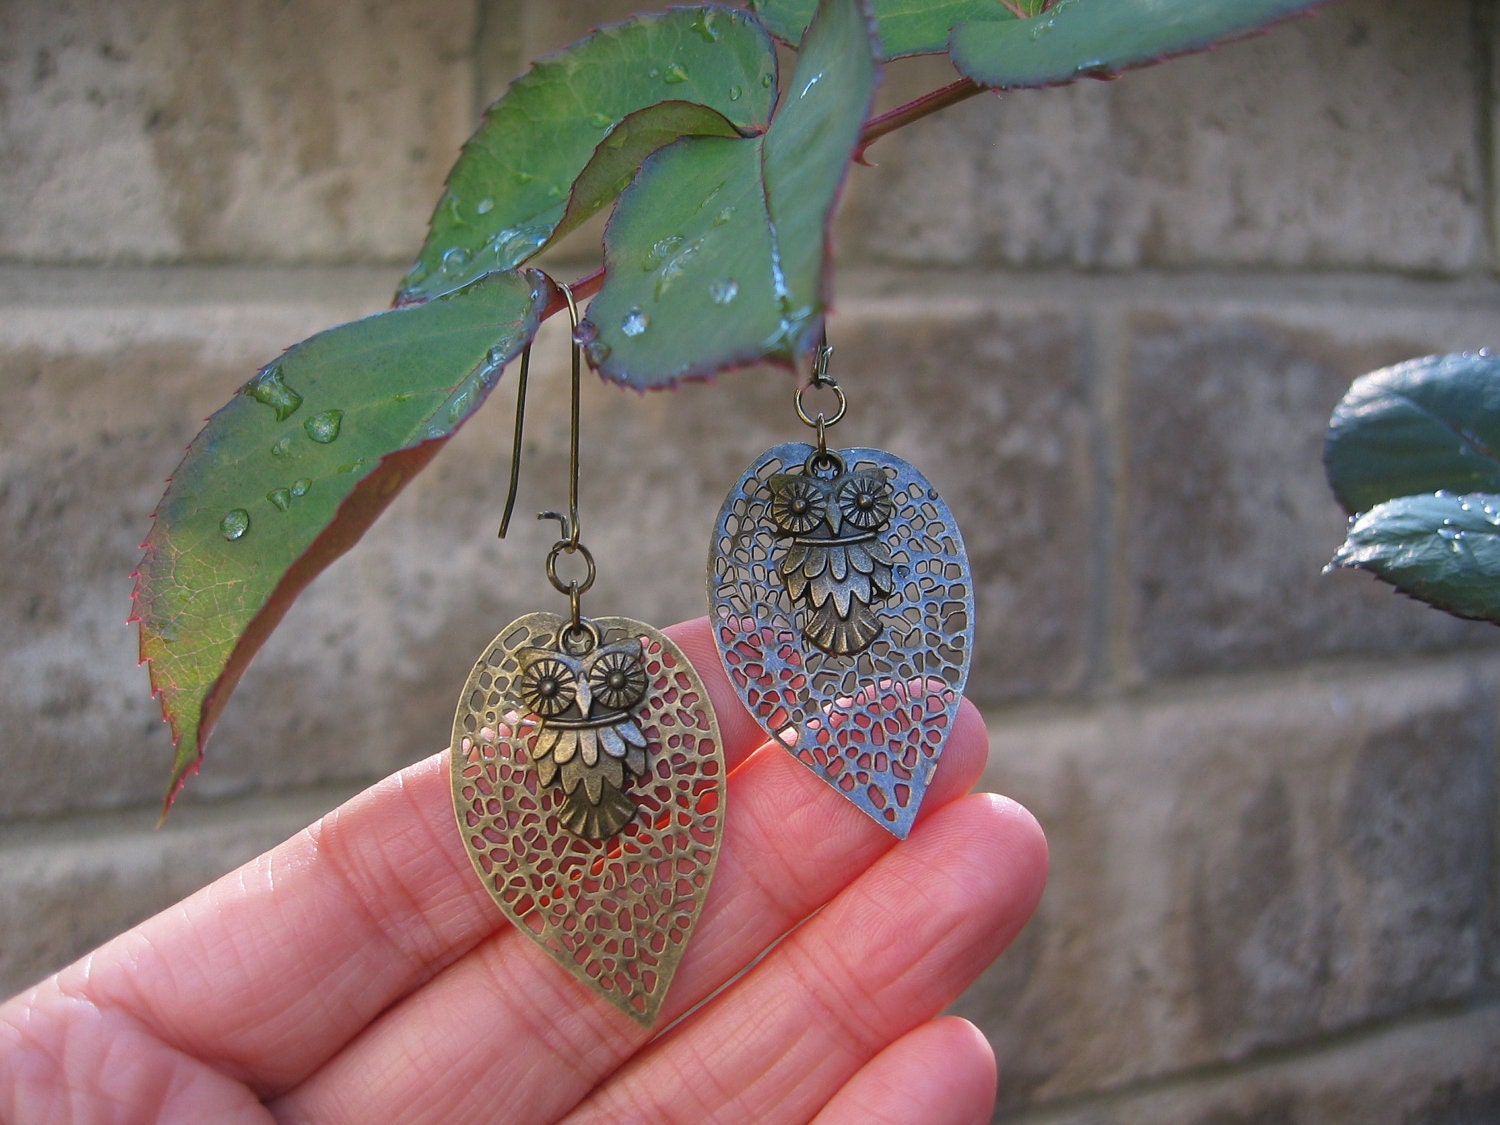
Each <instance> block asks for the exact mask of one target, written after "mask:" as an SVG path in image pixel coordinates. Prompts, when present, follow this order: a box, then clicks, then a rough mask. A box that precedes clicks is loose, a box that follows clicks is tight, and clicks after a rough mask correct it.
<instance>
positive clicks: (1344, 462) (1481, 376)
mask: <svg viewBox="0 0 1500 1125" xmlns="http://www.w3.org/2000/svg"><path fill="white" fill-rule="evenodd" d="M1323 464H1324V467H1325V468H1326V469H1327V471H1328V483H1329V484H1331V485H1332V486H1333V492H1334V495H1335V496H1337V497H1338V500H1339V503H1340V504H1342V505H1343V506H1344V510H1345V511H1347V512H1348V513H1349V514H1350V515H1354V514H1355V513H1357V512H1362V511H1365V510H1366V509H1368V508H1372V507H1374V506H1375V505H1376V504H1378V503H1380V502H1381V501H1382V500H1390V499H1393V498H1394V497H1398V496H1411V495H1415V494H1417V493H1422V492H1437V491H1438V490H1440V489H1441V490H1447V491H1449V492H1500V358H1496V357H1495V356H1493V355H1489V354H1486V353H1479V354H1475V355H1435V356H1427V357H1425V358H1422V359H1413V360H1410V361H1408V362H1406V363H1400V364H1397V365H1395V366H1394V367H1385V368H1382V369H1381V370H1379V371H1372V372H1370V374H1368V375H1363V376H1361V377H1360V378H1358V379H1356V380H1355V381H1354V384H1353V385H1352V386H1351V387H1350V388H1349V392H1348V394H1346V395H1345V396H1344V399H1343V401H1342V402H1340V403H1339V405H1338V407H1337V408H1336V409H1335V410H1334V412H1333V417H1332V419H1331V420H1330V421H1329V423H1328V439H1327V442H1326V444H1325V445H1324V448H1323Z"/></svg>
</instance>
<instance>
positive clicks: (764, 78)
mask: <svg viewBox="0 0 1500 1125" xmlns="http://www.w3.org/2000/svg"><path fill="white" fill-rule="evenodd" d="M771 82H772V79H771V72H770V71H767V72H766V73H765V74H762V75H761V76H760V84H761V87H762V89H766V90H769V89H770V88H771Z"/></svg>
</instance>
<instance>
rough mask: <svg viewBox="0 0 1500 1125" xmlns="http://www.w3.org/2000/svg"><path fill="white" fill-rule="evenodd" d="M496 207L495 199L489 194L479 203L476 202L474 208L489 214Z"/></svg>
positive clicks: (481, 212) (482, 213) (483, 213)
mask: <svg viewBox="0 0 1500 1125" xmlns="http://www.w3.org/2000/svg"><path fill="white" fill-rule="evenodd" d="M494 209H495V201H494V200H493V199H491V198H490V197H489V196H485V197H484V198H483V199H481V200H480V201H479V202H478V203H476V204H474V210H475V211H478V212H479V213H480V214H481V215H488V214H489V213H490V212H491V211H493V210H494Z"/></svg>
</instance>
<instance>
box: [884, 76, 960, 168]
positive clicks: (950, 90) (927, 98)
mask: <svg viewBox="0 0 1500 1125" xmlns="http://www.w3.org/2000/svg"><path fill="white" fill-rule="evenodd" d="M983 90H984V87H983V86H981V85H979V83H977V82H975V81H973V80H972V79H969V78H960V79H959V80H958V81H957V82H953V83H950V84H949V85H947V86H944V87H943V88H942V89H940V90H933V91H931V92H930V93H926V94H923V95H922V96H921V97H920V98H914V99H912V100H911V101H909V102H907V103H906V104H905V105H898V106H897V107H896V108H895V109H891V110H887V111H886V112H885V113H882V114H881V115H880V116H879V117H873V118H871V119H870V120H869V121H867V122H865V127H864V131H863V132H861V133H860V135H859V143H858V144H857V145H855V147H854V159H855V160H857V161H858V162H859V163H861V164H865V163H868V162H867V161H866V160H865V150H866V149H868V148H869V147H870V146H871V145H872V144H874V143H875V142H876V141H878V140H879V139H880V138H881V137H883V136H885V135H886V134H887V133H891V132H894V131H895V130H897V129H899V128H901V127H902V126H903V125H910V124H911V123H912V122H913V121H920V120H921V119H922V118H924V117H926V116H928V115H929V114H933V113H936V112H937V111H938V110H940V109H947V108H948V107H949V106H950V105H957V104H958V103H959V102H961V101H966V100H968V99H969V98H972V97H973V96H974V95H975V94H978V93H980V92H981V91H983Z"/></svg>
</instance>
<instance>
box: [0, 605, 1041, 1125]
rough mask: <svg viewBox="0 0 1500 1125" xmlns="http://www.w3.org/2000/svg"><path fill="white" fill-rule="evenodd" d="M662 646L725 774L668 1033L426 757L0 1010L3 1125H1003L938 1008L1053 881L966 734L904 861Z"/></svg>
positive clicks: (958, 1032) (972, 1039)
mask: <svg viewBox="0 0 1500 1125" xmlns="http://www.w3.org/2000/svg"><path fill="white" fill-rule="evenodd" d="M670 632H671V634H672V635H673V637H674V639H675V640H676V641H677V643H678V644H679V645H681V646H682V648H683V649H684V651H686V652H687V653H688V655H689V656H690V657H691V658H692V659H693V660H694V662H695V664H696V665H697V666H698V667H699V669H700V671H701V672H702V673H703V675H704V679H705V681H706V682H707V683H708V685H709V688H710V691H711V694H712V695H713V698H714V704H715V707H716V708H717V710H718V713H719V716H720V721H721V724H722V729H723V732H724V742H725V754H726V758H727V760H728V764H729V766H730V768H731V769H735V770H736V772H735V773H734V775H733V777H732V778H731V780H730V793H729V800H728V806H727V807H728V819H727V823H726V827H725V838H724V847H723V853H722V856H721V859H720V862H719V869H718V873H717V875H716V877H715V880H714V884H713V888H712V891H711V893H710V895H709V899H708V902H707V904H706V906H705V909H704V913H703V917H702V920H701V921H700V923H699V926H698V928H697V930H696V931H695V933H694V935H693V939H692V943H691V945H690V946H689V948H688V951H687V955H686V957H685V958H684V960H683V963H682V966H681V968H680V970H679V972H678V975H677V978H676V980H675V982H674V983H673V986H672V990H671V992H670V994H669V995H668V996H667V999H666V1005H665V1007H664V1009H663V1012H662V1016H661V1018H660V1020H659V1021H658V1024H657V1028H658V1031H657V1032H656V1033H655V1035H654V1037H653V1033H652V1032H651V1031H648V1030H645V1029H642V1028H640V1027H638V1026H637V1025H636V1024H635V1023H634V1022H632V1021H631V1020H629V1019H627V1018H626V1017H624V1016H622V1015H621V1014H620V1013H619V1012H617V1011H615V1010H614V1009H613V1008H612V1007H610V1006H609V1005H608V1004H607V1003H606V1002H605V1001H603V1000H601V999H599V998H597V997H595V996H593V995H592V994H591V993H589V992H588V991H586V990H585V989H583V988H582V987H580V986H579V985H578V984H577V983H576V982H574V981H573V980H572V979H571V978H570V977H569V976H568V975H567V974H566V973H565V972H563V971H562V970H561V969H560V968H558V967H557V966H556V965H554V964H553V963H552V962H551V961H550V960H549V959H548V958H547V956H546V955H545V954H544V953H543V952H541V951H540V950H539V949H537V948H536V947H535V946H534V945H532V944H531V942H530V941H528V940H527V938H526V937H525V936H524V935H522V934H521V933H519V932H517V931H516V930H514V929H513V928H512V927H510V926H509V925H508V924H507V923H505V922H504V919H503V918H502V916H501V915H500V913H499V912H498V911H497V910H496V909H495V907H494V905H493V903H491V901H490V900H489V898H488V896H487V895H486V893H485V891H484V888H483V887H482V886H481V885H480V884H479V882H478V880H477V879H476V878H475V877H474V873H473V869H472V868H471V867H470V864H469V861H468V858H467V857H466V855H465V854H464V851H463V847H462V845H461V843H460V841H459V838H458V834H457V832H456V831H455V829H454V824H453V814H452V810H451V807H450V804H449V790H448V782H447V777H446V765H445V763H444V761H443V757H444V756H443V755H435V756H433V757H431V758H428V759H427V760H426V761H423V762H421V763H419V764H417V765H415V766H412V767H410V768H409V769H406V770H403V771H402V772H401V773H399V774H397V775H396V776H394V777H392V778H389V779H387V780H386V781H385V782H383V783H381V784H379V785H377V786H375V787H373V788H372V789H370V790H368V791H366V792H365V793H363V794H361V795H360V796H359V797H357V798H355V799H354V800H352V801H350V802H349V803H348V804H346V805H344V806H343V807H342V808H340V809H338V810H336V811H334V812H333V813H330V814H329V815H328V816H326V817H324V818H323V820H321V821H320V822H319V823H317V824H315V825H313V826H312V827H311V828H309V829H307V830H306V831H305V832H302V833H300V834H299V835H297V836H296V837H294V838H293V839H291V840H289V841H287V842H286V843H285V844H283V845H281V846H280V847H279V848H276V849H275V850H273V851H271V852H268V853H267V854H266V855H264V856H261V857H260V858H259V859H258V860H255V861H254V862H252V863H250V864H247V865H246V866H245V867H243V868H241V869H240V870H239V871H237V872H234V873H232V874H230V875H228V876H226V877H225V878H224V879H221V880H220V881H219V882H217V883H215V884H214V885H212V886H210V887H208V888H206V889H205V890H203V891H201V892H199V893H198V894H196V895H194V896H193V897H192V898H189V899H187V900H186V901H185V902H183V903H181V904H179V905H178V906H177V907H175V908H173V909H170V910H167V911H165V912H163V913H162V914H160V915H158V916H156V917H155V918H153V919H151V920H150V921H148V922H146V923H144V924H143V925H142V926H140V927H138V928H137V929H136V930H133V931H131V932H129V933H127V934H125V935H123V936H122V937H120V938H118V939H116V940H115V941H113V942H111V943H110V944H108V945H106V946H104V947H103V948H102V949H100V950H98V951H97V952H95V953H94V954H92V955H91V956H89V957H87V958H85V959H84V960H82V961H80V962H78V963H77V964H75V965H73V966H71V967H70V968H68V969H65V970H64V971H63V972H61V973H59V974H58V975H57V976H56V977H53V978H51V979H49V980H47V981H44V982H43V983H42V984H40V985H38V986H37V987H36V988H35V989H33V990H31V991H30V992H28V993H25V994H23V995H22V996H19V997H17V998H15V999H14V1000H12V1001H10V1002H9V1003H8V1004H6V1005H4V1006H3V1007H0V1060H3V1062H4V1066H3V1067H0V1118H3V1119H4V1120H6V1121H12V1122H16V1123H17V1125H24V1123H28V1122H32V1121H49V1122H51V1121H66V1120H76V1121H95V1120H136V1119H148V1120H149V1119H157V1120H162V1121H223V1122H235V1121H265V1120H271V1119H275V1120H282V1121H318V1122H340V1121H350V1122H370V1121H428V1120H431V1121H443V1122H460V1121H491V1120H498V1121H553V1120H558V1119H562V1118H570V1119H576V1120H583V1121H588V1120H608V1121H617V1120H652V1121H656V1120H682V1121H708V1120H736V1121H738V1120H746V1121H749V1120H754V1121H803V1120H809V1119H811V1118H813V1117H815V1116H819V1115H820V1114H822V1115H823V1116H820V1117H819V1119H820V1120H825V1119H826V1120H848V1121H872V1120H874V1121H923V1122H944V1121H954V1122H958V1121H980V1120H987V1119H988V1116H989V1113H990V1108H991V1104H992V1101H993V1096H994V1069H993V1068H994V1062H993V1058H992V1056H991V1055H990V1052H989V1048H988V1046H987V1045H986V1044H985V1043H984V1041H983V1039H982V1038H980V1037H979V1035H978V1033H977V1032H976V1031H974V1029H973V1028H972V1027H970V1026H969V1025H967V1024H965V1023H963V1022H962V1021H959V1020H956V1019H933V1016H934V1014H935V1013H936V1012H938V1011H940V1010H941V1009H942V1008H943V1007H944V1006H945V1005H946V1004H947V1003H948V1002H949V1001H951V1000H952V999H953V997H954V996H955V995H957V993H958V992H959V991H960V990H961V989H962V988H963V987H964V986H965V985H966V984H967V983H968V982H969V981H970V980H972V979H973V978H974V976H975V975H977V974H978V972H979V971H980V970H982V969H983V968H984V966H985V965H987V964H988V963H989V962H990V961H991V960H992V959H993V958H994V957H995V956H996V955H997V954H998V953H999V952H1000V950H1001V949H1002V948H1004V946H1005V945H1006V943H1007V942H1008V941H1009V940H1010V939H1011V938H1012V937H1013V936H1014V935H1015V933H1016V931H1017V930H1019V928H1020V927H1021V925H1022V924H1023V923H1024V922H1025V920H1026V918H1027V917H1028V916H1029V914H1030V912H1031V910H1032V908H1033V907H1034V905H1035V903H1036V900H1037V898H1038V896H1039V895H1040V892H1041V886H1042V882H1043V879H1044V877H1045V866H1046V859H1045V845H1044V843H1043V841H1042V837H1041V833H1040V831H1039V830H1038V828H1037V827H1036V824H1035V822H1034V821H1033V820H1032V819H1031V818H1030V817H1029V815H1028V814H1026V813H1025V811H1024V810H1022V809H1020V808H1019V807H1018V806H1016V805H1014V804H1012V803H1010V802H1008V801H1004V800H1002V799H1000V798H996V797H992V796H988V795H970V796H964V794H966V793H967V791H968V789H969V787H970V786H971V785H972V784H973V783H974V781H975V780H976V779H977V777H978V775H979V771H980V768H981V766H982V764H983V760H984V752H985V736H984V730H983V725H982V723H981V722H980V721H979V719H978V716H977V714H976V713H975V712H974V711H973V710H972V709H971V708H968V707H967V705H966V706H965V709H964V711H962V712H960V719H959V722H958V723H957V725H956V729H955V731H954V734H953V737H952V740H951V742H950V743H949V746H948V749H947V752H946V754H945V756H944V758H943V762H942V768H941V770H940V771H939V773H938V775H937V778H936V780H935V781H934V783H933V786H932V788H931V789H930V790H929V791H928V794H927V797H926V804H925V806H924V816H923V819H922V820H921V821H920V822H919V824H918V827H917V829H916V830H915V831H914V832H913V834H912V836H911V838H910V839H909V840H907V841H906V842H905V843H903V844H901V845H900V846H899V847H896V846H894V845H895V841H894V840H893V838H892V837H890V836H889V835H888V834H887V833H886V832H884V831H883V830H882V829H880V828H879V827H877V826H876V825H874V824H872V823H871V822H870V821H869V819H868V818H867V817H865V816H864V815H863V814H862V813H860V812H859V811H858V810H856V809H855V808H853V807H852V806H849V805H847V804H846V803H845V802H843V801H841V800H840V799H839V798H838V796H837V795H836V794H834V793H833V792H832V791H831V790H830V789H829V788H828V786H827V785H825V784H824V783H823V782H821V781H819V780H818V779H817V778H816V777H814V776H813V775H812V774H811V772H809V771H808V770H807V769H805V768H804V767H803V766H801V765H799V764H798V763H797V762H795V761H793V760H792V759H791V757H790V756H789V755H787V754H785V753H783V752H781V751H780V750H779V749H777V748H775V747H769V748H765V749H761V744H762V741H763V739H762V736H761V734H760V732H759V731H758V729H757V728H755V726H754V724H753V722H752V721H751V719H750V718H749V717H748V715H746V714H745V712H744V711H743V709H742V708H741V706H740V705H739V703H738V702H737V701H736V700H735V697H734V693H733V691H732V689H731V688H730V686H729V684H728V683H727V681H726V680H725V679H724V677H723V674H722V672H720V671H719V670H718V664H717V661H716V660H715V659H714V657H713V653H712V642H711V640H710V638H709V635H708V630H707V627H706V624H705V623H704V622H702V621H699V622H694V623H691V624H689V625H685V626H679V627H677V628H676V629H674V630H671V631H670ZM757 751H759V752H757ZM820 908H821V909H820ZM804 923H805V924H804ZM793 927H797V928H796V929H795V932H793V933H791V934H790V935H789V936H788V937H787V938H786V940H784V941H782V942H781V943H780V944H779V945H776V947H775V948H774V949H773V950H772V951H771V952H770V953H769V954H767V955H766V956H765V957H764V958H763V959H762V960H760V961H759V963H757V964H755V965H754V967H753V968H751V969H750V970H749V971H748V972H745V973H744V975H743V976H741V977H740V978H739V979H738V980H736V981H735V982H734V983H733V985H732V986H731V987H729V988H727V989H724V990H723V991H722V992H719V993H718V994H717V995H715V996H713V998H712V999H711V1000H708V1002H707V1003H701V1006H697V1007H695V1005H700V1002H702V1001H704V1000H705V998H707V997H709V996H710V995H711V994H713V993H715V991H716V990H717V989H719V988H720V987H721V986H722V985H724V984H725V982H727V981H729V980H730V979H731V978H733V977H735V975H736V974H738V973H740V972H741V971H742V970H744V969H745V967H746V966H747V965H750V964H751V962H753V961H754V960H755V959H756V958H757V957H758V956H759V955H760V954H761V953H763V952H764V951H765V950H766V949H767V947H768V946H770V945H772V943H774V942H776V940H777V939H778V938H779V937H781V936H782V935H783V934H785V933H787V931H789V930H792V929H793ZM684 1013H689V1014H687V1015H684ZM679 1017H683V1018H681V1020H680V1022H677V1023H675V1024H673V1021H674V1020H678V1018H679ZM669 1025H671V1026H669ZM663 1028H664V1029H666V1030H664V1031H662V1030H660V1029H663Z"/></svg>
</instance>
